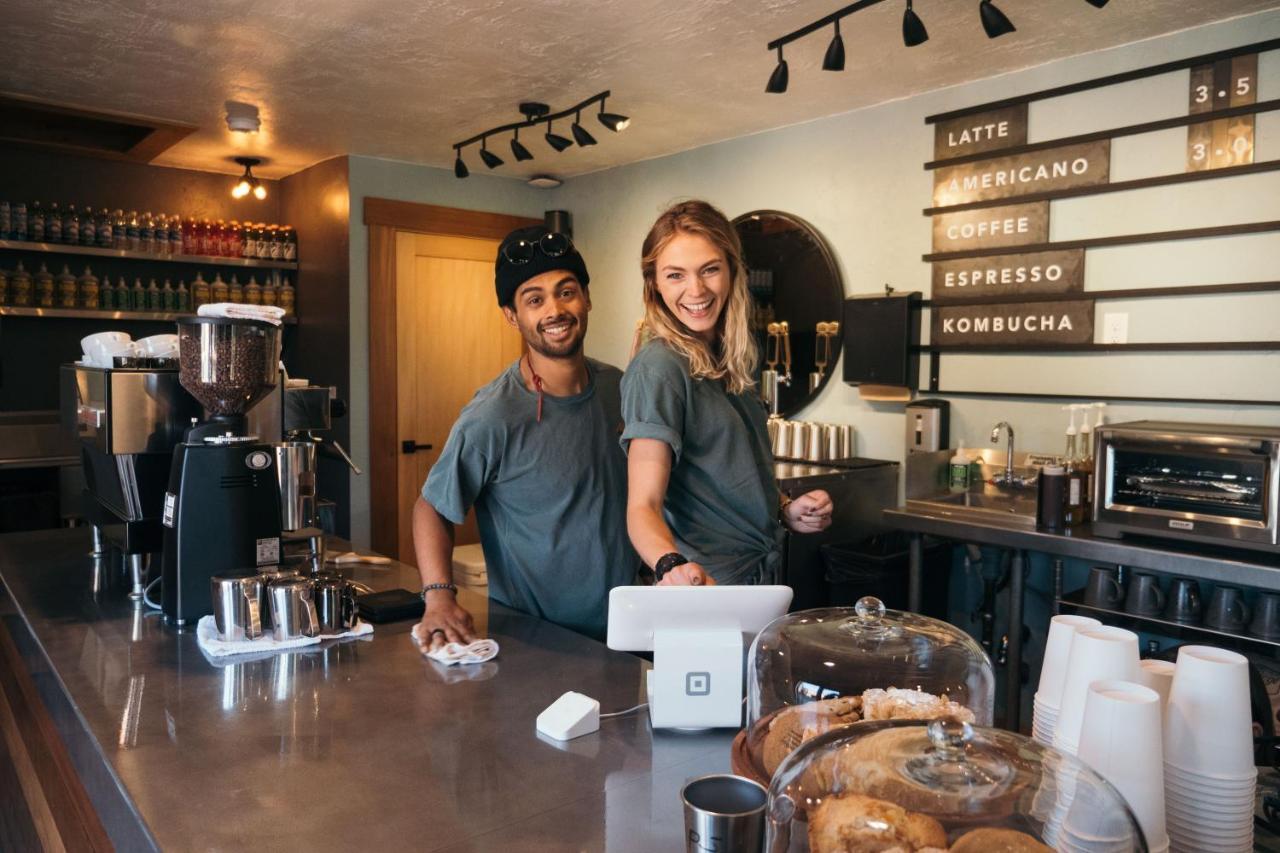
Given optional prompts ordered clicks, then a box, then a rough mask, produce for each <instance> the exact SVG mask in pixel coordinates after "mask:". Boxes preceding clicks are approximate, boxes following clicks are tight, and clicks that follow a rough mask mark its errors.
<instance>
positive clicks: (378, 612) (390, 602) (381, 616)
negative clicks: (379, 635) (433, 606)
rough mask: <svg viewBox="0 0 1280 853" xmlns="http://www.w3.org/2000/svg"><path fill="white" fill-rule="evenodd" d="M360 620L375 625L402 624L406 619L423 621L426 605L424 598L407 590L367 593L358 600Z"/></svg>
mask: <svg viewBox="0 0 1280 853" xmlns="http://www.w3.org/2000/svg"><path fill="white" fill-rule="evenodd" d="M356 605H357V608H358V609H359V611H360V618H361V619H364V620H365V621H366V622H372V623H373V624H375V625H381V624H383V623H386V622H400V621H402V620H405V619H421V618H422V613H423V611H424V610H426V607H427V606H426V605H425V604H423V602H422V596H420V595H418V594H417V593H413V592H410V591H409V590H407V589H387V590H383V591H382V592H367V593H365V594H364V595H361V596H359V598H357V599H356Z"/></svg>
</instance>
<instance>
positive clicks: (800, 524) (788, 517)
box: [782, 489, 835, 533]
mask: <svg viewBox="0 0 1280 853" xmlns="http://www.w3.org/2000/svg"><path fill="white" fill-rule="evenodd" d="M834 508H835V507H834V505H833V504H832V503H831V495H829V494H827V493H826V492H825V491H823V490H822V489H814V490H813V491H812V492H805V493H804V494H803V495H801V496H800V497H798V498H796V499H795V500H793V501H791V503H789V504H787V505H786V506H785V507H783V509H782V520H783V523H785V524H786V525H787V527H788V528H789V529H791V530H793V531H795V532H796V533H817V532H819V531H822V530H826V529H827V528H828V527H830V526H831V511H832V510H833V509H834Z"/></svg>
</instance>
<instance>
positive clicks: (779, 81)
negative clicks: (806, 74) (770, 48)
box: [764, 45, 790, 95]
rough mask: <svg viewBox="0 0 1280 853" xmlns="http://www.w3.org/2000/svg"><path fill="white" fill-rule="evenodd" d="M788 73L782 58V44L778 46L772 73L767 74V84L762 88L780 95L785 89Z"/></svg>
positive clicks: (772, 93) (771, 93) (785, 62)
mask: <svg viewBox="0 0 1280 853" xmlns="http://www.w3.org/2000/svg"><path fill="white" fill-rule="evenodd" d="M789 77H790V74H789V73H788V71H787V61H786V60H785V59H783V58H782V46H781V45H779V46H778V64H777V65H775V66H774V68H773V73H772V74H770V75H769V85H767V86H765V87H764V90H765V91H766V92H768V93H769V94H770V95H781V94H782V93H783V92H785V91H787V81H788V78H789Z"/></svg>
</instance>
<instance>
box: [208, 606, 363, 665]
mask: <svg viewBox="0 0 1280 853" xmlns="http://www.w3.org/2000/svg"><path fill="white" fill-rule="evenodd" d="M372 633H373V626H372V625H370V624H369V623H368V622H364V621H360V622H358V623H356V626H355V627H354V628H351V629H349V630H346V631H343V632H342V633H340V634H321V635H320V636H318V637H298V638H296V639H293V640H277V639H276V638H275V637H274V636H273V635H272V634H271V632H269V631H263V633H262V636H261V637H259V638H258V639H256V640H236V641H229V640H222V639H219V638H218V623H217V622H216V621H215V620H214V618H213V616H212V614H211V615H209V616H202V617H200V621H199V622H198V623H196V642H197V643H198V644H199V645H200V650H201V651H203V652H204V653H205V654H207V655H209V656H210V657H215V658H218V657H226V656H227V655H245V654H261V653H263V652H267V653H271V652H279V651H283V650H285V649H295V648H298V647H300V646H314V645H316V644H318V643H320V642H321V641H322V640H337V639H341V638H343V637H363V636H366V635H368V634H372Z"/></svg>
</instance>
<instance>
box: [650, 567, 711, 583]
mask: <svg viewBox="0 0 1280 853" xmlns="http://www.w3.org/2000/svg"><path fill="white" fill-rule="evenodd" d="M715 585H716V580H715V578H713V577H711V575H709V574H707V572H706V569H704V568H702V566H699V565H698V564H697V563H682V564H680V565H678V566H676V567H675V568H674V569H672V570H671V571H669V572H667V573H666V574H665V575H663V576H662V580H660V581H658V586H715Z"/></svg>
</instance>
